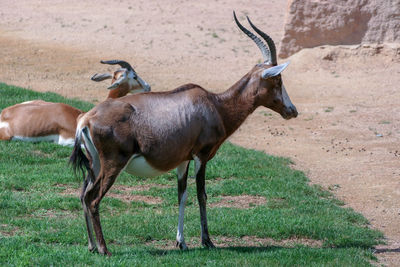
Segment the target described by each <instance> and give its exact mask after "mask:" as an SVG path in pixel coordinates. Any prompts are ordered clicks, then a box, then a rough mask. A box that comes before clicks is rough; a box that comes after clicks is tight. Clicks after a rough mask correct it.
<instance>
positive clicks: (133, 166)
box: [125, 154, 165, 178]
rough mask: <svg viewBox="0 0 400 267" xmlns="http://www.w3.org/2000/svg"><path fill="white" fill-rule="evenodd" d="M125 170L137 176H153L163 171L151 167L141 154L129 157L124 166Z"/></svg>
mask: <svg viewBox="0 0 400 267" xmlns="http://www.w3.org/2000/svg"><path fill="white" fill-rule="evenodd" d="M125 171H126V172H127V173H129V174H132V175H135V176H139V177H148V178H150V177H155V176H158V175H160V174H163V173H165V171H160V170H157V169H155V168H153V167H152V166H151V165H150V164H149V163H148V162H147V161H146V159H145V158H144V157H143V156H140V155H138V154H135V155H133V156H132V157H131V159H130V160H129V161H128V163H127V164H126V166H125Z"/></svg>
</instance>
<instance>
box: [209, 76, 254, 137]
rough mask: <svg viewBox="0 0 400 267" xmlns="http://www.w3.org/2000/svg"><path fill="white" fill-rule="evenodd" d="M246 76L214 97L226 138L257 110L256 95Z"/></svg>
mask: <svg viewBox="0 0 400 267" xmlns="http://www.w3.org/2000/svg"><path fill="white" fill-rule="evenodd" d="M254 89H255V88H252V85H251V83H250V76H249V75H246V76H244V77H243V78H242V79H240V80H239V81H238V82H236V83H235V84H234V85H232V86H231V87H230V88H229V89H228V90H226V91H225V92H223V93H220V94H218V95H216V99H217V101H216V106H217V109H218V111H219V113H220V114H221V118H222V120H223V123H224V127H225V131H226V134H227V137H228V136H230V135H231V134H232V133H234V132H235V131H236V130H237V129H238V128H239V127H240V125H241V124H242V123H243V122H244V121H245V120H246V118H247V117H248V116H249V115H250V114H251V113H253V111H254V110H255V109H256V108H257V106H256V101H255V98H256V95H255V92H253V91H254Z"/></svg>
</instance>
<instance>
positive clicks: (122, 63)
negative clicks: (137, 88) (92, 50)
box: [100, 59, 135, 71]
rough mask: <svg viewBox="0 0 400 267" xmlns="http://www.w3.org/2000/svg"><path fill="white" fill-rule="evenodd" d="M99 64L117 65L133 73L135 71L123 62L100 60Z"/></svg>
mask: <svg viewBox="0 0 400 267" xmlns="http://www.w3.org/2000/svg"><path fill="white" fill-rule="evenodd" d="M100 63H102V64H109V65H117V64H118V65H120V66H121V67H122V68H126V69H127V70H132V71H135V70H134V69H133V68H132V66H131V65H130V64H129V63H128V62H126V61H123V60H117V59H114V60H107V61H105V60H101V61H100Z"/></svg>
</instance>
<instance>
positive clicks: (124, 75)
mask: <svg viewBox="0 0 400 267" xmlns="http://www.w3.org/2000/svg"><path fill="white" fill-rule="evenodd" d="M101 63H103V64H112V65H114V64H119V65H120V66H121V67H122V68H120V69H118V70H117V71H115V72H114V75H112V74H111V73H102V74H95V75H94V76H93V77H92V78H91V79H92V80H93V81H97V82H99V81H103V80H106V79H112V82H111V86H110V87H108V89H110V92H109V94H108V98H118V97H122V96H125V95H127V94H128V93H129V92H148V91H150V86H149V85H148V84H147V83H146V82H145V81H144V80H142V79H141V78H140V77H139V76H138V75H137V74H136V72H135V71H134V70H133V68H132V67H131V65H130V64H129V63H127V62H125V61H121V60H111V61H101ZM82 113H83V111H82V110H79V109H77V108H74V107H71V106H69V105H67V104H64V103H52V102H46V101H43V100H33V101H28V102H23V103H20V104H16V105H14V106H11V107H8V108H5V109H4V110H3V111H2V112H1V114H0V140H21V141H32V142H39V141H49V142H55V143H58V144H60V145H73V143H74V137H75V131H76V119H77V118H78V116H79V115H80V114H82Z"/></svg>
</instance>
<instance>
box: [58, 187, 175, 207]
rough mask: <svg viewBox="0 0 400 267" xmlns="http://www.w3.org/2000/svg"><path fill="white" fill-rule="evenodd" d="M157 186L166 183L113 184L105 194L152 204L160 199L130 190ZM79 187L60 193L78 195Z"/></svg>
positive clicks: (126, 200)
mask: <svg viewBox="0 0 400 267" xmlns="http://www.w3.org/2000/svg"><path fill="white" fill-rule="evenodd" d="M58 186H59V187H64V186H65V185H58ZM153 187H158V188H166V187H168V186H166V185H159V184H145V185H138V186H126V185H116V186H113V187H112V188H111V190H110V192H108V193H107V194H106V197H112V198H116V199H119V200H121V201H123V202H126V203H130V202H132V201H140V202H144V203H147V204H150V205H154V204H161V203H162V199H161V198H159V197H153V196H143V195H133V194H132V192H135V191H136V192H143V191H148V190H149V189H150V188H153ZM80 192H81V189H76V188H70V187H67V188H66V189H65V190H64V191H63V192H61V194H62V195H69V196H71V195H72V196H76V197H79V196H80Z"/></svg>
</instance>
